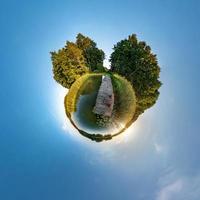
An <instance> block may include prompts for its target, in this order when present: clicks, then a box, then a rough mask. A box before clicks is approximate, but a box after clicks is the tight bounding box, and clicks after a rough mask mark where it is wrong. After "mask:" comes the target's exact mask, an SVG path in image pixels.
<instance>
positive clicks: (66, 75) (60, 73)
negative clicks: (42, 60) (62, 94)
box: [51, 42, 89, 88]
mask: <svg viewBox="0 0 200 200" xmlns="http://www.w3.org/2000/svg"><path fill="white" fill-rule="evenodd" d="M51 59H52V63H53V73H54V79H55V80H56V81H57V82H58V83H60V84H61V85H62V86H63V87H66V88H70V86H71V85H72V84H73V83H74V81H75V80H76V79H77V78H79V77H80V76H81V75H83V74H85V73H86V72H88V71H89V70H88V68H87V67H86V63H85V59H84V56H83V55H82V50H81V49H79V48H78V47H77V45H76V44H74V43H72V42H67V43H66V45H65V47H64V48H62V49H60V50H58V52H51Z"/></svg>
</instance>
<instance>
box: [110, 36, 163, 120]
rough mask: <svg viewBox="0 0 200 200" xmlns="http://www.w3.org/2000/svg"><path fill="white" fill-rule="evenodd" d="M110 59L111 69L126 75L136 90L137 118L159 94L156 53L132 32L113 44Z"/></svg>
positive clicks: (158, 71) (158, 68) (158, 69)
mask: <svg viewBox="0 0 200 200" xmlns="http://www.w3.org/2000/svg"><path fill="white" fill-rule="evenodd" d="M110 61H111V71H112V72H116V73H118V74H120V75H122V76H124V77H126V78H127V79H128V80H129V81H130V82H131V83H132V86H133V87H134V89H135V91H136V96H137V110H136V118H137V117H138V116H139V115H140V114H141V113H143V112H144V111H145V110H146V109H148V108H150V107H151V106H153V105H154V104H155V102H156V100H157V98H158V96H159V91H158V89H159V88H160V86H161V82H160V81H159V80H158V79H159V74H160V67H159V65H158V62H157V58H156V55H155V54H153V53H152V52H151V48H150V46H148V45H146V43H145V42H143V41H138V40H137V37H136V35H135V34H132V35H130V36H129V37H128V39H124V40H121V41H120V42H118V43H117V44H116V45H115V46H114V52H113V53H112V54H111V57H110Z"/></svg>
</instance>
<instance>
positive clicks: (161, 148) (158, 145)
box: [154, 142, 163, 153]
mask: <svg viewBox="0 0 200 200" xmlns="http://www.w3.org/2000/svg"><path fill="white" fill-rule="evenodd" d="M154 147H155V150H156V152H157V153H161V152H162V151H163V147H162V146H161V145H160V144H158V143H156V142H155V143H154Z"/></svg>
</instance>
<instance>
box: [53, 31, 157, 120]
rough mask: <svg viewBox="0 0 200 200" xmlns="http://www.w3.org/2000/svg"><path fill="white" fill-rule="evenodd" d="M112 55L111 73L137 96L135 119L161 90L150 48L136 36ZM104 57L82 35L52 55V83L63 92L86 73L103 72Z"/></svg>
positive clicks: (121, 42)
mask: <svg viewBox="0 0 200 200" xmlns="http://www.w3.org/2000/svg"><path fill="white" fill-rule="evenodd" d="M113 49H114V51H113V53H112V54H111V57H110V61H111V69H110V71H108V70H107V72H108V73H111V74H112V73H113V72H114V73H117V74H119V75H121V76H123V77H125V78H126V79H127V80H129V81H130V82H131V84H132V86H133V88H134V90H135V92H136V97H137V109H136V114H135V119H136V118H137V117H138V116H139V115H140V114H141V113H143V112H144V111H145V110H146V109H148V108H150V107H151V106H153V105H154V104H155V102H156V100H157V99H158V96H159V91H158V89H159V88H160V86H161V82H160V81H159V74H160V67H159V65H158V62H157V58H156V55H155V54H153V53H152V52H151V48H150V46H148V45H147V44H146V43H145V42H143V41H138V40H137V37H136V35H135V34H132V35H130V36H129V37H128V38H127V39H124V40H121V41H120V42H118V43H117V44H116V45H115V46H114V48H113ZM104 58H105V54H104V52H103V51H102V50H101V49H98V48H97V45H96V43H95V42H94V41H93V40H92V39H90V38H89V37H86V36H84V35H82V34H80V33H79V34H78V35H77V37H76V42H74V43H73V42H69V41H67V42H66V45H65V47H64V48H62V49H60V50H58V51H57V52H55V51H54V52H51V59H52V63H53V73H54V79H55V80H56V81H57V82H58V83H60V84H61V85H62V86H64V87H66V88H70V86H71V85H72V84H73V83H74V82H75V80H76V79H78V78H79V77H80V76H82V75H83V74H85V73H87V72H104V71H105V68H104V67H103V60H104Z"/></svg>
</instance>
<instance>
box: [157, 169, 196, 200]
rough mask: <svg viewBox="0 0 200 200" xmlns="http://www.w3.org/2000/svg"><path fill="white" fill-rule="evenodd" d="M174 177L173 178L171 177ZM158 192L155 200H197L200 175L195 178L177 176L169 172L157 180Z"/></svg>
mask: <svg viewBox="0 0 200 200" xmlns="http://www.w3.org/2000/svg"><path fill="white" fill-rule="evenodd" d="M172 175H173V176H174V178H173V177H172ZM159 185H160V186H159V190H158V192H157V194H156V200H199V199H200V174H197V175H196V176H194V175H192V176H189V175H183V176H179V177H178V176H177V175H176V173H175V172H170V173H169V176H167V174H165V175H164V177H163V178H161V180H159Z"/></svg>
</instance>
